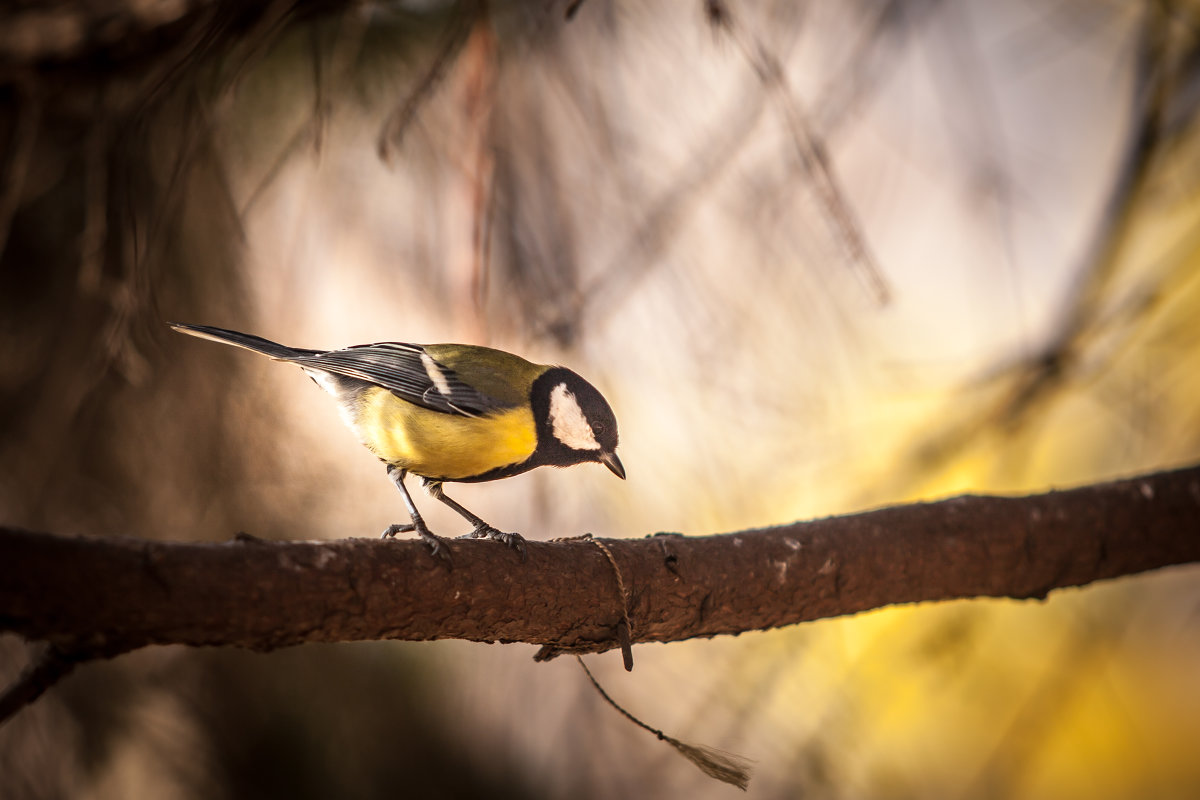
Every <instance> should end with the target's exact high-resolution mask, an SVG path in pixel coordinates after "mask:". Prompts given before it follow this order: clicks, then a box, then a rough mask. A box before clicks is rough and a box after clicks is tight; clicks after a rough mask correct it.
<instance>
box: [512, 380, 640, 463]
mask: <svg viewBox="0 0 1200 800" xmlns="http://www.w3.org/2000/svg"><path fill="white" fill-rule="evenodd" d="M533 415H534V419H535V420H536V422H537V427H538V450H539V451H541V455H542V458H543V459H544V463H546V464H551V465H554V466H560V467H565V466H570V465H571V464H581V463H585V462H588V461H597V462H599V463H601V464H603V465H604V466H606V467H608V468H609V469H610V470H612V473H613V474H614V475H616V476H617V477H618V478H621V479H622V480H624V479H625V467H624V466H622V464H621V459H619V458H617V418H616V416H615V415H614V414H613V411H612V408H611V407H610V406H609V405H608V401H607V400H605V399H604V395H602V394H600V392H599V391H598V390H597V389H596V387H595V386H592V385H591V384H590V383H588V382H587V381H585V380H584V379H583V378H581V377H580V376H579V375H577V374H575V373H574V372H572V371H571V370H569V369H566V368H564V367H552V368H550V369H548V370H547V371H546V372H544V373H543V374H542V375H541V377H539V378H538V379H537V381H535V382H534V385H533Z"/></svg>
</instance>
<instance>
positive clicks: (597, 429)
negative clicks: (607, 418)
mask: <svg viewBox="0 0 1200 800" xmlns="http://www.w3.org/2000/svg"><path fill="white" fill-rule="evenodd" d="M592 433H594V434H596V435H597V436H599V435H600V434H602V433H604V423H603V422H593V423H592Z"/></svg>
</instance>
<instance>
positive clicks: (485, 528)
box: [424, 479, 525, 561]
mask: <svg viewBox="0 0 1200 800" xmlns="http://www.w3.org/2000/svg"><path fill="white" fill-rule="evenodd" d="M424 483H425V491H427V492H429V494H430V496H432V497H433V498H434V499H436V500H441V501H442V502H443V503H445V504H446V505H448V506H450V507H451V508H452V509H454V510H455V511H456V512H457V513H458V514H459V516H461V517H462V518H463V519H465V520H466V521H467V522H469V523H471V525H472V526H473V527H474V530H473V531H471V532H470V533H468V534H467V535H466V536H460V537H458V538H460V539H495V540H496V541H497V542H504V544H506V545H508V546H509V547H511V548H512V549H513V550H516V551H517V552H518V553H520V554H521V560H522V561H524V560H525V537H523V536H522V535H521V534H519V533H505V532H504V531H501V530H497V529H496V528H493V527H492V526H491V525H488V524H487V523H486V522H484V521H483V520H482V519H480V518H479V517H477V516H476V515H474V514H472V513H471V512H470V511H468V510H467V509H466V508H464V507H463V506H462V505H460V504H459V503H458V502H456V501H455V500H453V499H451V498H450V497H447V496H446V492H445V490H444V489H442V482H441V481H431V480H429V479H425V482H424Z"/></svg>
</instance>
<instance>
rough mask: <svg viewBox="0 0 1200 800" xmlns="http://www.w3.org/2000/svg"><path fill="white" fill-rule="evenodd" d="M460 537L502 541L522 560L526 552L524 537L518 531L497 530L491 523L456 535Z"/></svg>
mask: <svg viewBox="0 0 1200 800" xmlns="http://www.w3.org/2000/svg"><path fill="white" fill-rule="evenodd" d="M458 538H460V539H492V540H493V541H497V542H502V543H504V544H506V545H508V546H509V547H511V548H512V549H513V550H516V551H517V554H518V555H520V556H521V560H522V561H524V560H525V559H526V558H527V557H528V554H527V553H526V552H525V537H524V536H522V535H521V534H519V533H506V532H505V531H501V530H497V529H496V528H493V527H492V526H491V525H480V526H478V527H477V528H475V530H473V531H471V532H470V533H466V534H463V535H462V536H460V537H458Z"/></svg>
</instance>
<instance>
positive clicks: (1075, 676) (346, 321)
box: [0, 0, 1200, 799]
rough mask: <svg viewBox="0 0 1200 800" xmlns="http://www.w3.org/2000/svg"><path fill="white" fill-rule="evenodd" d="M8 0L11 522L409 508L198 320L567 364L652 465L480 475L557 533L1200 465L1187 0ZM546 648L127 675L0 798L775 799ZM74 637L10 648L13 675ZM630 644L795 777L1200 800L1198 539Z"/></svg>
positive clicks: (450, 525) (349, 531)
mask: <svg viewBox="0 0 1200 800" xmlns="http://www.w3.org/2000/svg"><path fill="white" fill-rule="evenodd" d="M0 13H2V16H0V23H3V24H0V30H2V31H3V33H0V109H2V111H0V154H2V157H0V170H2V172H0V175H2V176H3V186H2V193H0V521H2V522H3V523H4V524H7V525H16V526H24V527H28V528H32V529H36V530H44V531H52V532H56V533H61V534H88V535H96V536H109V535H132V536H140V537H147V538H155V539H165V540H181V541H197V540H214V541H219V540H226V539H228V538H230V537H231V536H233V535H234V534H235V533H236V532H238V531H245V532H247V533H250V534H252V535H254V536H258V537H263V538H281V539H282V538H287V539H326V538H339V537H347V536H375V535H377V533H378V532H379V531H381V530H382V529H383V528H384V527H385V526H386V525H388V524H389V523H391V522H395V521H397V520H400V519H402V518H404V511H403V505H402V503H401V502H400V497H399V495H398V494H397V492H396V490H395V488H394V487H393V486H392V485H391V483H390V481H388V480H387V478H386V476H385V475H384V471H383V468H382V467H381V466H380V465H379V463H378V462H377V461H376V460H375V459H374V458H373V457H372V456H371V455H370V454H369V453H368V452H367V451H366V450H364V449H363V448H361V447H360V446H359V445H358V444H357V442H356V441H355V440H354V437H353V436H352V434H351V433H350V432H349V431H348V430H346V429H345V428H343V427H342V425H341V423H340V421H339V419H338V416H337V412H336V410H335V408H334V406H333V404H332V403H331V402H330V401H329V399H328V398H327V397H326V396H325V395H324V394H323V393H322V392H321V391H320V390H319V389H318V388H317V387H316V386H314V385H313V384H312V383H311V382H310V381H308V380H307V379H306V378H305V377H304V376H303V374H302V373H300V372H299V371H298V370H295V369H292V368H287V367H285V366H282V365H277V364H272V363H271V362H269V361H267V360H266V359H262V358H257V357H254V356H251V355H249V354H246V353H243V352H239V351H234V350H232V349H229V348H222V347H219V346H217V345H214V344H211V343H207V342H202V341H198V340H194V339H189V338H185V337H182V336H179V335H177V334H174V333H172V332H171V331H170V330H169V329H167V328H166V327H165V325H164V324H163V321H164V320H173V321H184V322H196V323H204V324H211V325H219V326H225V327H232V328H236V329H240V330H245V331H250V332H253V333H257V334H260V335H262V336H266V337H268V338H271V339H275V340H278V341H282V342H284V343H286V344H290V345H294V346H299V347H311V348H334V347H339V346H344V345H349V344H357V343H364V342H373V341H382V340H402V341H416V342H437V341H465V342H473V343H480V344H488V345H493V346H497V347H501V348H505V349H509V350H513V351H516V352H519V353H522V354H524V355H526V356H528V357H530V358H531V359H533V360H539V361H543V362H557V363H563V364H567V365H569V366H571V367H573V368H575V369H576V370H577V371H579V372H580V373H582V374H583V375H585V376H587V377H588V378H589V379H590V380H592V382H594V383H595V384H596V385H597V386H599V387H600V388H601V389H602V391H604V392H605V394H606V395H607V396H608V398H609V400H610V401H611V402H612V404H613V406H614V408H615V410H616V413H617V416H618V419H619V420H620V423H621V449H620V453H621V457H622V459H623V460H624V462H625V465H626V467H627V470H628V473H629V480H628V481H627V482H620V481H617V480H614V479H613V478H612V477H611V476H610V475H608V473H607V472H606V471H605V470H604V469H603V468H601V467H598V466H595V467H587V466H585V467H579V468H576V469H572V470H563V471H558V470H553V471H552V470H541V471H538V472H535V473H531V474H526V475H524V476H520V477H518V478H514V479H511V480H507V481H503V482H499V483H493V484H480V485H472V486H467V487H459V490H458V491H457V492H451V494H452V495H453V496H454V497H456V498H457V499H460V500H461V501H462V502H463V503H465V504H466V505H467V506H468V507H470V508H471V509H473V510H475V511H476V512H478V513H479V514H481V515H482V516H484V517H485V518H487V519H489V520H491V521H493V522H494V523H495V524H497V525H498V526H499V527H501V528H504V529H506V530H517V531H520V532H522V533H523V534H524V535H525V536H527V537H529V538H535V539H548V538H552V537H555V536H572V535H578V534H582V533H584V532H591V533H593V534H595V535H597V536H607V537H624V536H630V537H641V536H643V535H646V534H648V533H653V532H656V531H681V532H685V533H688V534H707V533H716V532H726V531H733V530H738V529H741V528H747V527H752V526H761V525H767V524H774V523H783V522H789V521H792V520H796V519H805V518H811V517H815V516H823V515H829V514H839V513H846V512H852V511H856V510H862V509H866V508H870V507H874V506H880V505H885V504H893V503H903V502H909V501H913V500H918V499H927V498H938V497H944V496H947V495H951V494H955V493H960V492H964V491H972V492H1002V493H1026V492H1037V491H1042V490H1046V489H1048V488H1051V487H1067V486H1074V485H1078V484H1082V483H1088V482H1092V481H1098V480H1103V479H1107V478H1113V477H1118V476H1126V475H1132V474H1136V473H1138V472H1142V471H1149V470H1154V469H1158V468H1166V467H1171V466H1178V465H1182V464H1187V463H1194V462H1195V461H1196V460H1197V458H1198V457H1200V403H1198V402H1197V401H1198V399H1200V270H1198V269H1197V268H1196V265H1197V259H1198V258H1200V227H1198V226H1197V221H1198V219H1200V162H1198V161H1197V158H1196V154H1197V148H1198V146H1200V136H1198V134H1200V127H1198V122H1200V120H1198V117H1197V112H1198V111H1200V41H1198V38H1197V30H1198V27H1197V26H1198V23H1200V5H1198V4H1196V3H1194V2H1166V1H1160V2H1142V3H1128V2H1111V0H1110V1H1109V2H1105V1H1104V0H1100V1H1097V0H1087V1H1086V2H1085V1H1084V0H1051V2H1048V3H1047V2H1033V1H1032V0H1025V1H1024V2H998V0H944V1H943V2H937V1H936V0H892V1H891V2H888V1H887V0H878V2H865V1H861V0H860V1H857V2H848V3H818V2H791V0H779V1H777V2H768V1H767V0H764V1H763V2H750V3H732V2H729V3H728V4H725V3H719V2H714V0H707V2H701V0H695V2H671V3H653V4H651V3H625V2H616V1H615V0H586V2H583V3H581V4H569V3H565V2H556V1H555V0H545V1H544V2H533V3H530V2H503V1H502V0H486V1H485V0H479V1H478V2H469V1H468V0H463V2H457V3H452V2H439V0H422V1H421V2H415V1H414V2H392V3H384V2H358V3H346V4H340V3H335V2H330V1H329V0H324V1H323V2H316V1H315V0H314V1H311V2H290V1H289V2H272V3H261V4H253V5H252V6H247V7H242V5H241V4H237V3H226V2H215V1H213V0H210V1H207V2H206V1H205V0H191V1H190V2H189V0H161V1H160V2H137V3H132V2H130V3H124V4H122V3H119V2H117V3H109V4H102V3H101V4H84V3H79V4H72V3H60V4H46V5H42V6H38V7H33V6H32V4H16V5H15V6H13V7H11V8H10V9H9V10H7V11H4V12H0ZM418 502H419V503H420V504H421V506H422V508H423V509H424V510H426V511H427V514H428V518H429V519H430V522H431V524H432V525H433V527H434V529H435V530H437V531H439V532H441V533H444V534H450V535H456V534H458V533H461V532H464V531H463V530H460V529H461V528H462V527H463V526H462V521H461V520H459V519H458V518H457V517H455V516H454V515H452V514H449V513H445V512H444V511H443V509H441V508H438V507H435V505H434V504H433V503H432V502H431V501H429V500H424V501H422V500H421V499H418ZM635 624H636V621H635ZM534 652H535V648H534V647H532V646H526V645H507V646H499V645H496V646H485V645H477V644H470V643H466V642H457V641H446V642H430V643H396V642H375V643H358V644H346V645H330V646H306V647H300V648H293V649H289V650H285V651H280V652H276V653H270V654H254V653H248V652H243V651H236V650H219V649H205V650H196V649H185V648H153V649H147V650H143V651H139V652H136V653H133V654H130V655H126V656H123V657H121V658H118V659H115V660H113V661H111V662H105V663H97V664H89V665H87V666H85V667H83V668H81V669H79V670H78V671H77V672H76V673H75V674H74V675H72V676H71V677H70V678H68V679H67V680H66V681H65V682H64V683H62V684H61V685H59V686H58V687H56V688H55V689H54V690H52V691H51V692H50V693H48V694H47V695H46V696H44V697H43V698H42V699H41V700H39V701H38V703H37V704H36V705H34V706H33V707H30V708H28V709H26V710H24V711H23V712H21V713H20V715H19V716H17V717H16V718H14V719H13V720H12V721H10V722H9V723H8V724H7V725H5V726H4V727H3V728H0V796H3V797H5V798H54V797H72V798H76V797H82V798H97V799H103V798H129V797H154V798H242V797H282V796H287V797H290V798H318V797H321V798H324V797H355V798H358V797H361V798H371V797H396V796H401V797H403V796H414V797H514V798H516V797H528V798H565V797H571V798H610V797H611V798H615V797H621V798H626V797H673V796H682V795H684V794H685V793H686V794H687V795H688V796H693V797H728V796H735V795H736V790H735V789H733V788H731V787H728V786H725V785H723V784H719V783H715V782H713V781H711V780H709V779H707V778H705V777H704V776H703V775H701V774H700V773H699V772H698V771H697V770H695V768H694V767H692V766H691V765H690V764H688V763H687V762H685V761H684V760H682V759H680V758H679V757H678V756H677V755H676V754H675V753H674V752H673V751H671V750H670V748H668V747H666V746H665V745H663V744H661V743H659V742H657V741H655V740H654V739H653V737H651V736H649V735H647V734H646V733H645V732H643V731H640V730H638V729H636V728H634V727H633V726H631V725H629V724H628V723H627V722H626V721H624V720H623V719H621V718H620V717H619V716H618V715H617V714H615V713H614V712H613V711H612V710H611V709H609V708H608V707H606V706H604V705H603V703H602V701H601V700H600V698H599V697H598V696H597V695H596V694H595V692H594V691H593V690H592V688H591V687H590V686H589V685H588V684H587V682H586V679H585V678H584V676H583V675H582V673H581V671H580V670H579V669H578V666H577V665H575V664H573V663H571V661H570V660H569V659H559V660H555V661H552V662H549V663H547V664H535V663H534V662H533V661H532V656H533V653H534ZM31 653H32V648H31V647H29V646H28V645H27V644H26V643H23V642H21V641H20V640H18V639H16V638H15V637H12V636H3V637H0V677H3V678H4V680H5V681H8V680H11V679H12V678H13V677H14V676H15V675H16V674H17V673H18V672H19V670H20V668H21V667H22V666H23V665H24V664H25V663H27V662H28V660H29V658H30V656H31ZM635 658H636V662H637V666H636V669H635V670H634V671H633V672H632V673H628V674H627V673H625V672H624V671H623V669H622V668H621V665H620V657H619V655H617V654H616V653H609V654H606V655H602V656H595V657H591V658H590V659H589V661H590V664H591V666H592V669H593V670H594V671H595V672H596V674H597V676H598V677H599V679H600V680H601V681H602V682H604V683H605V685H606V687H607V689H608V690H609V692H610V693H611V694H612V695H613V696H614V697H615V699H617V701H618V702H621V703H622V704H624V705H625V706H626V707H627V708H628V709H629V710H630V711H632V712H633V713H634V714H637V715H638V716H640V717H642V718H643V719H645V720H646V721H647V722H649V723H650V724H652V725H654V726H655V727H659V728H662V729H664V730H665V731H666V732H668V733H670V734H672V735H674V736H677V737H679V738H681V739H685V740H688V741H692V742H701V743H704V744H708V745H711V746H715V747H719V748H722V749H726V750H730V751H735V752H738V753H741V754H744V755H746V756H748V757H750V758H753V759H755V760H756V762H757V768H756V773H755V777H754V779H753V781H752V782H751V785H750V794H751V795H752V796H755V797H764V798H786V797H798V796H806V797H828V798H910V797H913V798H915V797H943V798H944V797H962V798H977V797H981V798H1010V797H1012V798H1018V797H1019V798H1076V797H1078V798H1089V799H1092V798H1100V799H1102V798H1130V797H1137V798H1185V797H1195V796H1197V795H1200V760H1197V759H1196V758H1195V742H1196V741H1197V740H1198V739H1200V570H1198V569H1197V568H1177V569H1171V570H1164V571H1159V572H1156V573H1153V574H1148V575H1143V576H1135V577H1131V578H1125V579H1121V580H1117V581H1111V582H1106V583H1103V584H1100V585H1095V586H1091V587H1087V588H1084V589H1080V590H1067V591H1060V592H1055V593H1054V594H1053V595H1052V596H1051V597H1050V599H1049V600H1048V601H1046V602H1044V603H1038V602H1015V601H1013V602H1007V601H996V600H989V601H966V602H954V603H943V604H937V605H923V606H917V607H902V608H891V609H884V610H880V611H877V612H873V613H869V614H864V615H860V616H856V617H853V618H847V619H835V620H827V621H821V622H817V623H812V624H806V625H800V626H795V627H791V628H787V629H783V630H776V631H769V632H759V633H751V634H745V635H742V636H739V637H728V638H723V639H717V640H711V641H690V642H682V643H676V644H670V645H647V646H642V647H637V648H636V649H635Z"/></svg>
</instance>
